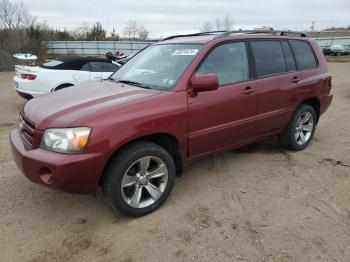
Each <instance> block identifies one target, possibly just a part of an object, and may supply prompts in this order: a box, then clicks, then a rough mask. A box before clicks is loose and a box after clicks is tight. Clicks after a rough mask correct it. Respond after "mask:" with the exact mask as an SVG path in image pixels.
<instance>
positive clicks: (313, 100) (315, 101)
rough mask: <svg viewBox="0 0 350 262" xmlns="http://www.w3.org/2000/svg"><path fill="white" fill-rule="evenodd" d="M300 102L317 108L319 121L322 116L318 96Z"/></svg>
mask: <svg viewBox="0 0 350 262" xmlns="http://www.w3.org/2000/svg"><path fill="white" fill-rule="evenodd" d="M300 104H306V105H310V106H312V107H313V108H314V109H315V112H316V116H317V119H316V120H317V122H318V120H319V118H320V100H319V99H318V98H316V97H313V98H309V99H306V100H303V101H302V102H301V103H300Z"/></svg>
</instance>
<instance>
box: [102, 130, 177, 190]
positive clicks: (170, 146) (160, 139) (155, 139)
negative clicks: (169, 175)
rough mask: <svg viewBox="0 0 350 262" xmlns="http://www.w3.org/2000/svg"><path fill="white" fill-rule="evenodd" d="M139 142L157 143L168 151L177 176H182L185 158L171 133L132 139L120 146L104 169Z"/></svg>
mask: <svg viewBox="0 0 350 262" xmlns="http://www.w3.org/2000/svg"><path fill="white" fill-rule="evenodd" d="M138 141H149V142H152V143H155V144H157V145H159V146H161V147H163V148H164V149H165V150H166V151H168V152H169V154H170V155H171V156H172V157H173V159H174V162H175V167H176V174H177V176H180V175H181V173H182V170H183V156H182V154H181V152H180V145H179V141H178V139H177V138H176V137H175V136H174V135H172V134H169V133H154V134H149V135H145V136H141V137H138V138H135V139H132V140H130V141H128V142H126V143H124V144H122V145H121V146H119V147H118V148H117V149H116V150H115V151H114V152H113V153H112V154H111V155H110V157H109V158H108V160H107V161H106V164H105V167H104V169H105V168H106V167H107V166H108V163H109V162H110V161H111V159H112V158H113V157H114V156H115V155H116V154H118V153H119V152H120V151H122V150H123V149H124V148H125V147H126V146H128V145H130V144H132V143H135V142H138ZM103 174H104V171H103V172H102V174H101V177H100V182H99V184H100V185H101V183H102V181H103Z"/></svg>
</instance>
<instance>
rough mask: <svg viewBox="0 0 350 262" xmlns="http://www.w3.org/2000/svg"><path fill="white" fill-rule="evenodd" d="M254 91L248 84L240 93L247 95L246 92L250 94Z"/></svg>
mask: <svg viewBox="0 0 350 262" xmlns="http://www.w3.org/2000/svg"><path fill="white" fill-rule="evenodd" d="M254 92H255V89H253V88H251V87H250V86H248V87H246V88H245V89H244V90H243V91H242V94H245V95H248V94H251V93H254Z"/></svg>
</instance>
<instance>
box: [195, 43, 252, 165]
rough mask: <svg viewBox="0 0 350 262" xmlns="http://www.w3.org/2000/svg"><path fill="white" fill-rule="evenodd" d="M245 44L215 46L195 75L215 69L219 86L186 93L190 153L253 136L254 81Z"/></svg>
mask: <svg viewBox="0 0 350 262" xmlns="http://www.w3.org/2000/svg"><path fill="white" fill-rule="evenodd" d="M248 65H249V63H248V56H247V51H246V44H245V43H244V42H233V43H226V44H222V45H219V46H217V47H215V48H214V49H213V50H212V51H211V52H210V54H209V55H208V56H207V57H206V58H205V59H204V61H203V62H202V63H201V65H200V66H199V68H198V69H197V71H196V75H201V74H206V73H215V74H217V75H218V79H219V88H218V89H217V90H214V91H209V92H201V93H198V94H196V95H190V94H189V95H188V104H189V157H190V158H191V159H193V158H196V157H200V156H203V155H206V154H208V153H211V152H214V151H218V150H221V149H227V148H230V147H232V146H234V145H238V144H242V143H245V142H246V141H248V140H250V139H252V138H253V137H254V136H255V134H254V125H255V119H256V105H257V96H256V93H255V89H256V83H255V81H254V80H251V74H250V70H249V66H248Z"/></svg>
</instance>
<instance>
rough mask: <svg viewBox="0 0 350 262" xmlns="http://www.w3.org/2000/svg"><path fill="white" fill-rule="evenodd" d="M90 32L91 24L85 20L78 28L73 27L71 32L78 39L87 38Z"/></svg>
mask: <svg viewBox="0 0 350 262" xmlns="http://www.w3.org/2000/svg"><path fill="white" fill-rule="evenodd" d="M89 32H90V25H89V24H88V23H87V22H83V23H81V24H80V25H79V26H78V27H77V28H75V29H73V31H72V32H71V34H72V35H73V37H74V38H75V39H76V40H85V39H86V38H87V34H88V33H89Z"/></svg>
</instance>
